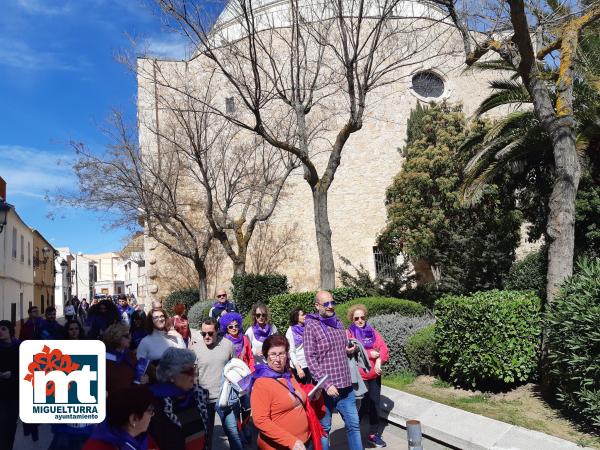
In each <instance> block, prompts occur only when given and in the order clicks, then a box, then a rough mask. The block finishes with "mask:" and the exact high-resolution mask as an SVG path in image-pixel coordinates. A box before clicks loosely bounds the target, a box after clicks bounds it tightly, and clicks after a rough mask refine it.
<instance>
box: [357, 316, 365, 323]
mask: <svg viewBox="0 0 600 450" xmlns="http://www.w3.org/2000/svg"><path fill="white" fill-rule="evenodd" d="M366 319H367V318H366V317H365V316H360V317H355V318H354V321H355V322H358V321H359V320H366Z"/></svg>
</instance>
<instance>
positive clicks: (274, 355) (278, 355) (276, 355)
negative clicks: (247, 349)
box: [267, 353, 287, 361]
mask: <svg viewBox="0 0 600 450" xmlns="http://www.w3.org/2000/svg"><path fill="white" fill-rule="evenodd" d="M267 357H268V358H269V359H270V360H271V361H275V360H276V359H283V358H287V353H269V354H267Z"/></svg>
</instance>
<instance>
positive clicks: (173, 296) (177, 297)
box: [162, 288, 199, 316]
mask: <svg viewBox="0 0 600 450" xmlns="http://www.w3.org/2000/svg"><path fill="white" fill-rule="evenodd" d="M198 299H199V295H198V289H194V288H189V289H181V290H178V291H173V292H171V293H170V294H169V295H167V297H166V298H165V299H164V300H163V302H162V304H163V308H164V309H165V310H166V311H167V313H169V315H170V316H172V315H173V314H174V313H173V307H174V306H175V305H176V304H177V303H183V304H184V305H185V309H186V310H187V311H189V310H190V308H191V307H192V305H193V304H195V303H197V302H198Z"/></svg>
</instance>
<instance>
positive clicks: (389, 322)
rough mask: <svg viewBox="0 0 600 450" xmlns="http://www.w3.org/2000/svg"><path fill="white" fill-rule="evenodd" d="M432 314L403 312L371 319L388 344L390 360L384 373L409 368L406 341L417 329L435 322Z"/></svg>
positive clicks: (394, 372) (385, 365) (396, 372)
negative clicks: (407, 314) (406, 314)
mask: <svg viewBox="0 0 600 450" xmlns="http://www.w3.org/2000/svg"><path fill="white" fill-rule="evenodd" d="M433 320H434V319H433V318H432V317H430V316H421V317H406V316H403V315H401V314H383V315H380V316H375V317H372V318H370V319H369V323H370V324H371V326H372V327H373V328H375V330H377V331H378V332H379V334H381V337H382V338H383V340H384V341H385V343H386V344H387V346H388V350H389V353H390V359H389V361H388V362H387V363H386V364H384V366H383V372H384V374H399V373H402V372H405V371H407V370H409V366H410V364H409V362H408V358H407V355H406V351H405V344H406V341H407V340H408V339H409V338H410V337H411V336H412V335H414V334H415V333H416V332H417V331H419V330H421V329H423V328H424V327H427V326H429V325H431V324H432V323H433Z"/></svg>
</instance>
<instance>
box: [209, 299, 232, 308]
mask: <svg viewBox="0 0 600 450" xmlns="http://www.w3.org/2000/svg"><path fill="white" fill-rule="evenodd" d="M229 305H230V303H229V300H227V301H226V302H225V303H221V302H219V301H216V302H214V303H213V307H214V308H215V309H222V310H226V309H227V307H228V306H229Z"/></svg>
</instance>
